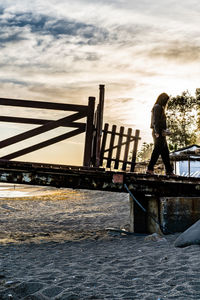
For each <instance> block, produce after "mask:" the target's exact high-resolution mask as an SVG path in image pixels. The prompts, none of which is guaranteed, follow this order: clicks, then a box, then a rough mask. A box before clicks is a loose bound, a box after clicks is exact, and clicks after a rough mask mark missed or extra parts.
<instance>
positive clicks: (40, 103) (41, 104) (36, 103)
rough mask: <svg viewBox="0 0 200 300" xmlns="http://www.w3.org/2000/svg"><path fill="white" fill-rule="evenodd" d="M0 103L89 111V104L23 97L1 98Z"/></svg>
mask: <svg viewBox="0 0 200 300" xmlns="http://www.w3.org/2000/svg"><path fill="white" fill-rule="evenodd" d="M0 105H6V106H17V107H30V108H42V109H43V108H44V109H54V110H64V111H79V112H85V113H87V110H88V107H87V105H76V104H65V103H57V102H44V101H33V100H21V99H10V98H0Z"/></svg>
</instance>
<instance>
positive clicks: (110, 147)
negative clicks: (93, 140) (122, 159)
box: [106, 125, 117, 168]
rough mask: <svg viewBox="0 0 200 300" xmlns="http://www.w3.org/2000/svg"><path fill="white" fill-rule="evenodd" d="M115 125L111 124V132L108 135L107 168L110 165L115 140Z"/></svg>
mask: <svg viewBox="0 0 200 300" xmlns="http://www.w3.org/2000/svg"><path fill="white" fill-rule="evenodd" d="M116 128H117V126H116V125H113V126H112V132H111V137H110V146H109V151H108V160H107V165H106V167H107V168H110V167H111V161H112V153H113V145H114V141H115V133H116Z"/></svg>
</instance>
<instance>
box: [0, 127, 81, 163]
mask: <svg viewBox="0 0 200 300" xmlns="http://www.w3.org/2000/svg"><path fill="white" fill-rule="evenodd" d="M83 132H84V130H83V129H75V130H73V131H70V132H67V133H64V134H62V135H59V136H57V137H55V138H52V139H49V140H47V141H44V142H41V143H38V144H35V145H33V146H30V147H27V148H24V149H22V150H19V151H16V152H13V153H11V154H8V155H5V156H3V157H1V158H0V159H7V160H10V159H14V158H16V157H19V156H22V155H25V154H28V153H31V152H34V151H36V150H39V149H42V148H44V147H47V146H50V145H53V144H55V143H58V142H61V141H63V140H66V139H68V138H70V137H73V136H75V135H77V134H80V133H83Z"/></svg>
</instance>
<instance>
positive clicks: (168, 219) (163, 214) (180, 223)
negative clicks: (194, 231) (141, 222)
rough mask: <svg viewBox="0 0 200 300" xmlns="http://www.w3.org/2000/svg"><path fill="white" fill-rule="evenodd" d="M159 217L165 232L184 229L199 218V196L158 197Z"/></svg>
mask: <svg viewBox="0 0 200 300" xmlns="http://www.w3.org/2000/svg"><path fill="white" fill-rule="evenodd" d="M160 219H161V224H162V226H163V228H164V231H165V233H175V232H183V231H185V230H186V229H187V228H189V227H190V226H191V225H192V224H194V223H195V222H196V221H198V220H199V219H200V197H166V198H165V197H163V198H160Z"/></svg>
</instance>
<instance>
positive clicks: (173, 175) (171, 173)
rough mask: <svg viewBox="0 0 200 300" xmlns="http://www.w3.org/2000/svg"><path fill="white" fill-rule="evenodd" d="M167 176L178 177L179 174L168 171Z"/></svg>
mask: <svg viewBox="0 0 200 300" xmlns="http://www.w3.org/2000/svg"><path fill="white" fill-rule="evenodd" d="M166 176H170V177H177V176H178V175H176V174H174V173H173V172H169V173H168V172H167V173H166Z"/></svg>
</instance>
